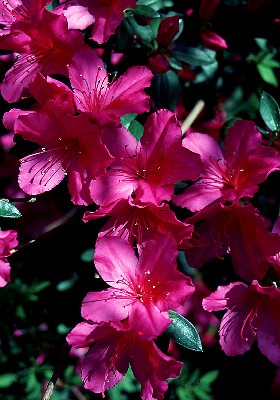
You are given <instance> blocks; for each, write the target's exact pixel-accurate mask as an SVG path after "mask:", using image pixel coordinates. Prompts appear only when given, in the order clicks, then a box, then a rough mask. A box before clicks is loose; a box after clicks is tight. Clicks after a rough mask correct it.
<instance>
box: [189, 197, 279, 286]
mask: <svg viewBox="0 0 280 400" xmlns="http://www.w3.org/2000/svg"><path fill="white" fill-rule="evenodd" d="M185 222H187V223H190V224H193V225H194V226H195V227H196V229H195V231H194V233H193V237H192V239H191V242H192V244H193V247H191V248H189V249H187V250H186V257H187V261H188V263H189V265H190V266H191V267H194V268H201V267H202V266H203V265H205V264H206V263H207V262H208V261H210V260H213V259H215V258H216V257H219V258H223V257H224V255H225V254H226V253H230V256H231V260H232V263H233V266H234V268H235V271H236V273H237V274H238V275H239V276H240V277H241V278H243V279H244V280H247V281H252V280H253V279H263V278H264V276H265V274H266V273H267V271H268V268H269V263H268V261H267V259H268V257H270V256H274V255H276V254H277V253H278V252H279V249H280V236H279V235H278V234H277V233H271V232H270V231H269V229H268V224H267V221H266V220H265V219H264V218H263V217H262V216H261V214H260V212H259V211H258V210H257V209H256V208H254V207H253V206H252V205H251V204H247V205H241V204H240V203H239V202H236V203H233V204H232V205H230V206H223V205H221V204H220V203H219V202H215V203H213V204H211V205H209V206H208V207H206V208H204V209H203V210H201V211H200V212H198V213H197V214H195V215H194V216H192V217H190V218H187V219H186V221H185Z"/></svg>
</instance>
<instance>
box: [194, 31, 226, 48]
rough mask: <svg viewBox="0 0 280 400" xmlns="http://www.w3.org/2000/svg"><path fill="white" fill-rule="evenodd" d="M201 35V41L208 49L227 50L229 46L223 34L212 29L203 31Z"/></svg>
mask: <svg viewBox="0 0 280 400" xmlns="http://www.w3.org/2000/svg"><path fill="white" fill-rule="evenodd" d="M200 36H201V42H202V44H203V46H204V47H206V48H207V49H211V50H214V51H220V50H225V49H227V48H228V45H227V43H226V41H225V39H223V38H222V37H221V36H219V35H218V34H217V33H215V32H212V31H202V32H201V33H200Z"/></svg>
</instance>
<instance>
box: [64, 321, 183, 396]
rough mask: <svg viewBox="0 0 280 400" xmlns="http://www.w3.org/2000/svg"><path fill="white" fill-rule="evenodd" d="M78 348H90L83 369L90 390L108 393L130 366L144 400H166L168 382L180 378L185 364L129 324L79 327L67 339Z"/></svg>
mask: <svg viewBox="0 0 280 400" xmlns="http://www.w3.org/2000/svg"><path fill="white" fill-rule="evenodd" d="M67 342H68V343H69V344H70V345H71V346H73V347H76V348H87V349H88V352H87V354H86V355H85V358H84V360H83V362H82V365H81V378H82V380H83V382H84V386H85V388H86V389H89V390H91V391H93V392H95V393H104V391H105V390H108V389H110V388H112V387H113V386H115V385H116V384H117V383H118V382H119V381H120V380H121V379H122V377H123V376H124V375H125V374H126V372H127V370H128V366H129V364H130V365H131V368H132V371H133V374H134V376H135V378H136V379H137V380H138V381H139V382H140V384H141V398H142V399H143V400H162V399H163V397H164V393H165V392H166V390H167V389H168V381H167V380H168V379H169V378H175V377H177V376H179V374H180V372H181V368H182V365H183V364H182V363H181V362H179V361H177V360H175V359H174V358H173V357H170V356H168V355H166V354H164V353H163V352H161V351H160V350H159V348H158V347H157V346H156V345H155V343H154V341H153V340H152V338H151V337H149V336H147V335H145V334H143V332H141V331H140V332H137V331H135V330H133V329H131V328H130V326H129V322H128V321H125V322H124V323H121V322H111V323H105V324H96V323H93V322H91V321H87V322H81V323H79V324H78V325H77V326H76V327H75V328H74V329H72V331H71V332H70V333H69V334H68V335H67Z"/></svg>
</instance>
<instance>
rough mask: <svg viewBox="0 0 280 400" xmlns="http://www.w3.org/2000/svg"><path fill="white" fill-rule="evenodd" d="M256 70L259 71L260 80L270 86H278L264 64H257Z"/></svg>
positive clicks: (271, 71) (274, 77) (270, 71)
mask: <svg viewBox="0 0 280 400" xmlns="http://www.w3.org/2000/svg"><path fill="white" fill-rule="evenodd" d="M257 70H258V71H259V74H260V76H261V77H262V79H263V80H264V81H265V82H266V83H269V84H270V85H272V86H275V87H277V86H278V80H277V78H276V75H275V73H274V71H273V69H272V68H271V67H268V66H266V65H265V64H262V63H259V64H257Z"/></svg>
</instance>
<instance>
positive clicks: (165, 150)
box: [91, 109, 201, 205]
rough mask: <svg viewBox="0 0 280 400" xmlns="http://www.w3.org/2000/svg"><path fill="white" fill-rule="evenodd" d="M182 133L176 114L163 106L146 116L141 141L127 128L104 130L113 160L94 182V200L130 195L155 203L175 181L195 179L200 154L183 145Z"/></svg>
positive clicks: (169, 192)
mask: <svg viewBox="0 0 280 400" xmlns="http://www.w3.org/2000/svg"><path fill="white" fill-rule="evenodd" d="M181 136H182V132H181V128H180V125H179V123H178V121H177V120H176V116H175V114H174V113H172V112H171V111H169V110H164V109H162V110H159V111H157V112H155V113H153V114H151V115H150V116H149V118H148V119H147V121H146V124H145V127H144V134H143V136H142V138H141V141H140V142H138V141H137V140H136V139H135V137H134V136H133V135H132V134H130V133H129V132H128V131H127V132H124V133H123V134H122V135H118V136H116V135H114V134H110V132H106V136H103V142H104V143H105V145H106V147H107V148H108V149H109V151H110V153H111V154H112V155H113V156H114V157H115V161H114V163H112V164H111V166H110V168H109V169H108V170H107V172H106V174H105V175H104V176H102V177H100V178H98V179H96V181H95V182H94V183H93V185H92V188H91V189H92V192H91V194H92V198H93V200H94V202H96V203H97V204H101V205H108V204H110V203H112V202H115V201H116V200H120V199H127V198H128V197H129V196H133V197H134V198H135V199H137V200H138V201H140V202H142V203H153V204H155V205H160V203H161V202H162V201H164V200H166V201H168V200H170V199H171V198H172V195H173V193H174V184H175V183H176V182H179V181H181V180H183V179H190V180H196V179H197V177H198V174H199V172H200V169H201V163H200V159H199V156H198V155H197V154H195V153H193V152H191V151H189V150H187V149H185V148H184V147H183V146H182V142H181Z"/></svg>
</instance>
